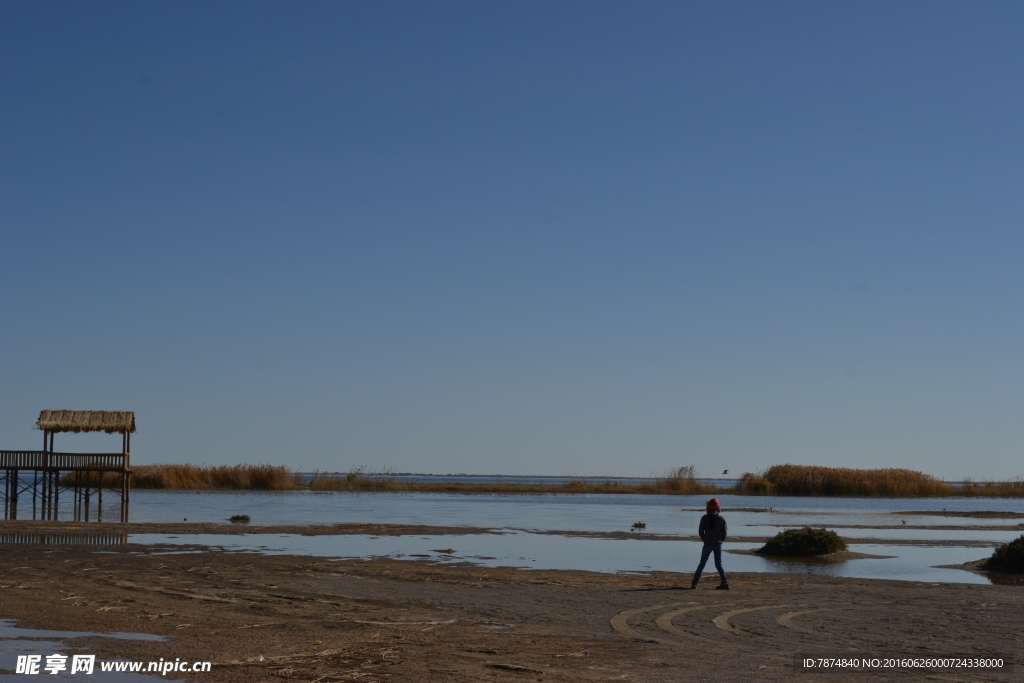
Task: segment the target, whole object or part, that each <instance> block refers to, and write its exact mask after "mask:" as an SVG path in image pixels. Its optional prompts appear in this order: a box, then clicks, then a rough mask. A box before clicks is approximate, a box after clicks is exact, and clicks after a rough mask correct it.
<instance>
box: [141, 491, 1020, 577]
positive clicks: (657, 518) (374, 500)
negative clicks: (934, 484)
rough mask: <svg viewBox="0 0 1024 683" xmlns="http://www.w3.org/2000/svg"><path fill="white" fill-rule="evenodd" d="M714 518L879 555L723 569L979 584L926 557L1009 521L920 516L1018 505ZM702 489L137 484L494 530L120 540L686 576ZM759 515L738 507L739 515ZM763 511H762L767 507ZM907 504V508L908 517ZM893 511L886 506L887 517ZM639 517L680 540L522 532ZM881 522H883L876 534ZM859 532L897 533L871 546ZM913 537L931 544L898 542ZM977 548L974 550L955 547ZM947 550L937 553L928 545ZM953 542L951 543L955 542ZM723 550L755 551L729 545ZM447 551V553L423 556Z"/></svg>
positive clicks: (332, 513) (798, 502) (1008, 534)
mask: <svg viewBox="0 0 1024 683" xmlns="http://www.w3.org/2000/svg"><path fill="white" fill-rule="evenodd" d="M719 499H720V500H721V501H722V508H723V513H722V514H723V515H724V516H725V517H726V518H727V520H728V522H729V528H730V533H731V534H732V535H733V536H735V537H742V536H756V537H764V536H769V535H773V534H775V533H777V532H778V531H779V530H781V529H784V528H789V527H800V526H823V527H826V528H827V527H829V526H831V525H851V524H853V525H863V526H866V527H871V528H865V529H849V528H838V529H837V531H838V532H839V533H840V534H841V535H842V536H844V537H846V538H848V539H856V540H857V541H859V542H855V543H854V544H852V545H851V550H855V551H858V552H864V553H870V554H874V555H891V556H895V557H892V558H888V559H877V560H876V559H872V560H866V559H864V560H850V561H847V562H843V563H838V564H835V563H813V562H811V563H808V562H796V563H793V562H780V561H776V560H767V559H764V558H761V557H752V556H747V555H735V554H728V555H727V556H726V557H727V560H726V567H727V570H728V569H731V570H733V571H767V572H773V571H774V572H777V571H787V572H790V571H801V572H808V573H818V574H831V575H837V576H851V577H861V578H890V579H906V580H913V581H932V582H963V583H987V581H988V580H987V579H986V578H985V577H982V576H978V575H976V574H972V573H969V572H965V571H961V570H955V569H938V568H936V567H937V566H938V565H948V564H959V563H962V562H967V561H971V560H977V559H981V558H983V557H987V556H988V555H990V554H991V552H992V551H991V548H992V546H994V545H996V544H997V543H1004V542H1007V541H1010V540H1013V539H1015V538H1017V537H1018V536H1020V535H1022V534H1024V524H1022V523H1024V520H1022V519H975V518H963V517H943V516H937V515H932V514H921V513H927V512H935V513H941V512H942V511H962V512H966V511H997V512H1014V513H1024V501H1021V500H1006V499H976V498H945V499H877V498H871V499H860V498H838V499H837V498H775V497H767V496H761V497H753V496H728V495H722V496H719ZM704 502H705V497H703V496H644V495H610V494H587V495H528V496H524V495H517V496H507V495H459V494H455V495H452V494H420V493H387V494H365V493H360V494H353V493H335V492H331V493H306V492H282V493H253V492H237V493H191V492H162V491H138V492H135V493H134V494H133V497H132V510H131V517H132V521H133V522H175V521H182V520H184V519H186V518H187V519H188V521H189V522H214V523H226V520H227V518H228V517H230V516H231V515H234V514H246V515H249V516H250V517H251V519H252V523H253V524H260V525H283V524H337V523H379V524H423V525H431V526H473V527H490V528H495V529H503V530H506V533H503V534H500V535H453V536H443V535H438V536H427V537H418V536H399V537H380V538H374V537H370V536H344V537H337V536H332V537H325V536H319V537H309V536H294V535H286V534H282V535H247V536H241V537H240V536H230V535H225V536H222V537H218V536H214V535H202V536H178V537H168V536H166V535H132V536H131V537H130V541H132V542H146V543H155V542H161V543H170V544H177V545H190V544H200V545H210V546H216V547H221V548H224V549H226V550H237V551H247V552H268V553H298V554H311V555H319V556H324V557H371V556H380V557H385V556H386V557H395V558H407V559H424V558H425V557H429V558H431V559H433V560H436V561H440V562H449V561H470V562H476V563H479V564H481V565H486V566H499V565H500V566H517V567H532V568H538V569H586V570H591V571H604V572H615V571H650V570H662V571H687V572H689V571H692V570H693V568H694V567H695V566H696V563H697V560H698V558H699V552H700V545H699V543H696V542H694V541H692V540H687V539H692V538H694V537H695V534H696V529H697V524H698V522H699V520H700V516H701V514H703V508H704ZM744 508H745V509H751V508H754V509H757V510H759V511H756V512H755V511H744V510H743V509H744ZM767 510H774V512H768V511H767ZM907 511H918V513H919V514H913V515H908V514H906V513H907ZM894 513H895V514H894ZM904 521H905V522H906V526H919V527H935V526H952V527H966V526H1011V525H1017V524H1022V526H1020V527H1019V530H1010V531H1006V530H996V529H991V530H980V531H979V530H969V529H960V530H958V529H952V530H940V529H932V528H925V529H911V528H903V527H904V524H903V522H904ZM634 522H644V523H645V524H646V525H647V527H646V530H645V533H648V534H669V535H679V536H680V537H681V538H680V541H646V540H636V539H630V540H610V539H600V538H573V537H567V536H562V535H553V536H552V535H546V534H539V533H531V532H537V531H598V532H602V531H628V530H629V529H630V526H631V525H632V524H633V523H634ZM881 527H890V528H881ZM872 539H888V540H890V541H897V542H898V541H901V540H902V541H907V542H908V545H901V544H898V543H897V544H896V545H892V544H884V545H882V544H874V543H872V542H871V541H872ZM910 541H917V542H921V541H925V542H931V543H934V544H936V545H934V546H929V545H923V546H922V545H909V542H910ZM979 542H981V543H985V544H987V547H980V548H979V547H965V546H966V545H967V544H973V545H977V544H978V543H979ZM940 543H942V544H954V546H953V547H943V546H940V545H938V544H940ZM957 543H960V544H961V545H960V546H956V545H955V544H957ZM728 547H730V548H733V549H745V548H755V547H757V546H756V545H753V544H749V543H747V544H744V543H731V544H728ZM438 549H451V550H453V551H454V552H453V553H451V554H442V553H436V552H434V551H436V550H438Z"/></svg>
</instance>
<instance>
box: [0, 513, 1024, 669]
mask: <svg viewBox="0 0 1024 683" xmlns="http://www.w3.org/2000/svg"><path fill="white" fill-rule="evenodd" d="M51 526H54V527H57V528H59V529H60V530H61V533H72V532H71V531H69V530H68V527H69V526H84V525H66V524H60V525H51ZM99 526H100V525H95V524H93V525H89V531H90V532H93V533H95V532H96V530H97V529H98V527H99ZM103 526H110V527H115V528H117V529H120V528H122V527H121V525H103ZM140 526H146V527H158V529H159V531H157V529H153V528H146V531H145V533H157V532H159V533H195V530H194V528H189V529H188V530H187V531H186V530H184V529H175V530H174V531H171V529H170V528H169V527H178V526H179V525H167V526H165V525H140ZM204 526H205V525H204ZM212 526H216V525H212ZM12 527H13V528H14V529H17V530H18V531H20V532H23V533H24V532H31V533H41V529H42V528H44V525H42V524H39V523H26V522H20V523H5V524H4V526H3V531H4V533H12V532H13V529H12ZM229 528H230V527H229ZM437 528H438V527H429V529H431V531H429V532H427V531H423V530H417V531H416V533H418V534H422V533H439V532H437V531H433V529H437ZM272 529H273V532H274V533H280V532H281V531H282V529H281V528H279V527H273V528H272ZM304 529H305V531H306V532H309V531H311V530H310V529H309V528H304ZM417 529H426V527H417ZM224 530H225V529H222V528H221V527H219V526H216V532H217V533H223V531H224ZM392 531H397V530H395V529H392ZM239 532H240V533H252V529H247V530H246V529H242V530H239ZM131 533H143V532H142V531H137V530H136V529H132V530H131ZM353 533H366V532H365V531H360V532H353ZM377 533H382V532H377ZM97 550H101V552H97ZM169 550H173V551H174V553H173V554H162V553H167V552H168V551H169ZM182 550H196V551H199V552H195V553H194V554H190V553H186V554H182V553H180V551H182ZM726 567H728V560H726ZM686 569H687V570H689V569H690V568H689V567H687V568H686ZM690 577H691V574H689V573H684V574H674V573H653V574H650V575H633V574H630V575H614V574H599V573H590V572H579V571H537V570H519V569H504V568H502V569H491V568H481V567H474V566H466V565H451V564H444V565H440V564H432V563H430V562H411V561H396V560H386V559H380V560H372V561H359V560H347V561H330V560H326V559H323V558H310V557H294V556H261V555H255V554H251V553H229V552H217V551H209V550H208V549H207V548H205V547H197V548H192V549H189V548H181V547H174V548H161V547H153V546H141V545H132V544H128V545H118V546H106V547H103V548H97V547H95V546H91V547H90V546H53V545H19V544H7V545H0V618H7V619H16V620H17V621H18V625H19V626H23V627H27V628H42V629H60V630H80V631H100V632H112V631H129V632H145V633H152V634H160V635H167V636H171V637H172V639H171V640H170V641H169V642H165V643H153V642H136V641H113V640H109V639H102V638H86V639H76V640H75V641H74V642H75V644H76V645H78V646H81V647H83V648H84V649H85V651H86V652H89V653H95V654H96V655H97V656H98V657H99V658H100V659H108V658H110V659H112V658H129V659H138V660H147V661H148V660H156V659H159V658H160V657H163V658H165V659H167V658H170V659H173V658H175V657H181V658H183V659H184V658H187V659H191V660H210V661H213V662H215V666H214V668H213V671H212V672H211V673H204V674H187V675H183V676H182V675H180V674H176V675H178V676H179V677H184V678H186V679H188V680H195V681H280V680H295V681H318V682H320V683H329V682H331V681H350V680H351V681H357V680H358V681H385V680H402V681H460V682H461V681H467V682H468V681H481V680H483V681H488V680H495V681H523V680H540V681H591V680H612V679H616V680H633V681H680V680H701V681H736V680H753V679H755V678H756V680H783V679H786V680H788V679H789V677H790V676H791V675H792V674H793V672H794V658H795V656H796V655H798V654H799V655H811V654H813V655H828V656H836V657H843V656H845V657H850V656H864V655H866V654H872V655H876V656H885V655H899V656H938V655H942V656H945V655H975V656H988V655H998V656H1002V657H1011V656H1012V657H1015V658H1017V659H1018V660H1019V659H1020V658H1021V657H1022V656H1024V640H1022V635H1021V630H1020V614H1021V612H1022V610H1024V586H1017V585H992V586H985V585H968V584H923V583H915V582H903V581H880V580H864V579H844V578H832V577H808V576H802V575H800V576H798V575H790V574H753V573H751V574H743V573H737V574H734V575H732V576H731V584H732V590H730V591H728V592H727V591H716V590H713V589H712V588H713V586H714V585H715V584H717V577H716V576H714V572H712V573H711V575H706V578H705V580H704V581H703V582H702V585H701V586H700V588H699V589H698V590H696V591H691V590H681V587H683V586H689V581H690ZM261 657H262V659H260V658H261ZM888 674H889V675H885V673H883V674H882V678H897V677H898V678H900V680H926V679H928V680H965V681H966V680H971V681H977V680H993V681H1002V680H1019V674H1017V673H980V672H977V671H970V672H964V671H961V672H955V671H942V672H936V671H931V672H923V671H918V672H903V673H899V674H896V673H895V672H888ZM864 675H865V674H863V673H853V672H850V673H844V672H836V671H830V672H828V673H820V672H809V673H801V674H800V676H801V678H800V680H803V681H838V680H857V681H860V680H864ZM868 675H869V676H870V675H871V674H868ZM170 677H171V676H168V678H170Z"/></svg>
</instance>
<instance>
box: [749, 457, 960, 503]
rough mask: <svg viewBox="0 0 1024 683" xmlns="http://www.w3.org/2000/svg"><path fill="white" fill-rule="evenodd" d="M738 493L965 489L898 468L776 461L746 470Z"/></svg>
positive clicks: (898, 494) (886, 493) (917, 493)
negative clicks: (761, 468)
mask: <svg viewBox="0 0 1024 683" xmlns="http://www.w3.org/2000/svg"><path fill="white" fill-rule="evenodd" d="M736 493H744V494H750V495H768V496H772V495H774V496H865V497H872V496H877V497H884V498H904V497H907V498H914V497H936V496H955V495H961V494H962V492H961V491H959V490H958V489H956V488H954V487H952V486H950V485H949V484H947V483H945V482H943V481H940V480H939V479H936V478H935V477H933V476H931V475H928V474H924V473H922V472H915V471H914V470H904V469H897V468H887V469H877V470H856V469H851V468H847V467H816V466H811V465H774V466H773V467H769V468H768V469H767V470H765V471H764V472H761V473H758V474H751V473H750V472H747V473H746V474H744V475H743V477H742V478H741V479H740V481H739V483H738V484H737V487H736Z"/></svg>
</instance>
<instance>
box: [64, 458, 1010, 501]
mask: <svg viewBox="0 0 1024 683" xmlns="http://www.w3.org/2000/svg"><path fill="white" fill-rule="evenodd" d="M104 476H105V479H104V485H105V486H107V487H111V488H116V487H117V486H118V485H119V484H118V481H119V479H118V476H119V475H117V474H116V473H113V472H110V473H107V474H106V475H104ZM73 477H74V475H73V474H69V475H65V476H64V477H62V479H61V483H62V484H63V485H71V484H73V482H74V479H73ZM91 477H92V479H91V480H90V482H91V483H90V486H96V485H98V483H99V479H98V477H99V475H98V474H96V473H93V474H92V475H91ZM131 485H132V488H139V489H168V490H258V491H292V490H301V491H351V492H364V493H391V492H409V493H465V494H471V493H491V494H548V493H633V494H652V495H717V494H732V495H776V496H864V497H887V498H915V497H949V496H962V497H968V496H970V497H974V496H977V497H993V498H995V497H1018V498H1020V497H1024V481H1021V480H1018V481H1013V482H970V481H969V482H965V483H964V484H963V486H951V485H950V484H948V483H946V482H943V481H940V480H938V479H936V478H935V477H932V476H929V475H927V474H923V473H921V472H915V471H913V470H905V469H877V470H857V469H848V468H839V467H813V466H804V465H775V466H774V467H770V468H768V469H767V470H765V471H764V472H761V473H757V474H752V473H749V472H748V473H746V474H744V475H743V477H742V478H741V479H740V481H739V482H738V483H737V486H736V488H724V489H723V488H719V487H717V486H712V485H707V484H702V483H701V482H700V481H699V480H698V479H697V476H696V472H695V471H694V468H693V467H692V466H688V467H679V468H675V469H672V470H669V471H668V472H666V473H665V474H664V475H663V476H661V477H657V478H654V479H652V480H650V481H649V482H643V483H625V482H621V481H612V480H608V481H603V482H602V481H599V480H584V479H573V480H570V481H567V482H562V483H557V484H524V483H514V482H509V483H502V482H486V483H483V482H482V483H476V482H431V481H400V480H398V479H397V478H396V477H395V476H394V475H392V474H389V473H384V474H374V475H367V474H366V473H365V471H364V470H362V469H357V470H355V471H353V472H349V473H347V474H342V475H338V474H331V473H326V472H314V473H313V474H312V476H309V475H305V476H303V475H299V474H298V473H295V472H292V471H291V470H290V469H289V468H287V467H284V466H275V465H235V466H215V467H202V466H198V465H141V466H136V467H135V468H133V472H132V478H131Z"/></svg>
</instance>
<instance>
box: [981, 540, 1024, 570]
mask: <svg viewBox="0 0 1024 683" xmlns="http://www.w3.org/2000/svg"><path fill="white" fill-rule="evenodd" d="M982 567H983V568H984V569H992V570H995V571H1000V572H1009V573H1011V574H1024V536H1021V537H1020V538H1018V539H1017V540H1015V541H1010V542H1009V543H1004V544H1002V545H1000V546H997V547H996V550H995V552H994V553H992V557H990V558H988V559H987V560H985V562H984V563H983V564H982Z"/></svg>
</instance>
